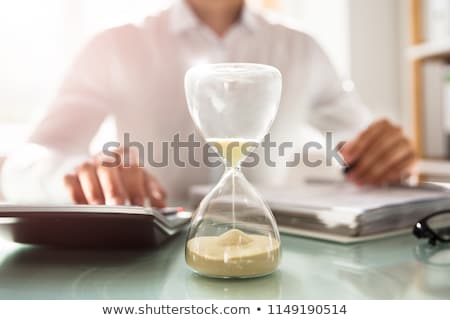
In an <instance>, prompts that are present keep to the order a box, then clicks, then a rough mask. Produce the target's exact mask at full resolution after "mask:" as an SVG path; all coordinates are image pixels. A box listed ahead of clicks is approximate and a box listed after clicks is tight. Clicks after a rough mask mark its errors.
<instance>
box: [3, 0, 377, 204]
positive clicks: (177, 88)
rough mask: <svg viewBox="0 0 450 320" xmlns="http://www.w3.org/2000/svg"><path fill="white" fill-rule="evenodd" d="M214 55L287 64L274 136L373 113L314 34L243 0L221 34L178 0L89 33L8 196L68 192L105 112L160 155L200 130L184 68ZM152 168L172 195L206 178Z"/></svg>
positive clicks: (364, 120)
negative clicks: (166, 145) (165, 145)
mask: <svg viewBox="0 0 450 320" xmlns="http://www.w3.org/2000/svg"><path fill="white" fill-rule="evenodd" d="M216 62H253V63H263V64H269V65H273V66H275V67H277V68H278V69H279V70H280V71H281V73H282V76H283V92H282V99H281V104H280V109H279V113H278V115H277V118H276V120H275V122H274V125H273V127H272V129H271V135H272V137H273V139H274V140H276V141H294V142H295V141H299V140H301V135H302V133H301V132H302V128H303V127H304V126H305V124H308V125H311V126H313V127H315V128H317V129H318V130H319V131H322V132H325V131H332V132H334V133H335V134H336V135H338V137H337V138H336V139H347V138H351V137H353V136H354V135H355V134H356V133H357V132H358V131H359V130H361V129H363V128H364V127H366V126H367V124H368V121H369V119H370V116H369V113H368V111H367V109H366V108H365V107H364V106H363V105H361V104H360V103H359V102H358V101H357V100H356V99H355V97H354V95H353V94H349V92H346V91H345V90H343V87H342V83H341V81H340V79H339V77H338V75H337V73H336V71H335V69H334V68H333V66H332V64H331V63H330V61H329V59H328V58H327V56H326V55H325V53H324V52H323V51H322V49H321V48H320V47H319V45H318V44H317V43H316V42H315V41H314V39H312V38H311V37H310V36H309V35H307V34H305V33H303V32H301V31H299V30H297V29H295V28H292V27H289V26H287V25H286V24H284V23H283V21H282V20H280V19H279V18H278V17H275V16H267V15H264V14H262V13H259V12H256V11H253V9H250V8H248V7H247V6H245V7H244V9H243V11H242V14H241V18H240V20H239V21H238V22H236V23H235V24H234V25H233V26H232V27H231V28H230V30H229V31H228V32H227V33H226V34H225V36H224V37H222V38H219V37H218V36H217V35H216V34H215V33H214V32H213V31H211V30H210V29H209V28H208V27H206V26H205V25H204V24H202V23H201V21H199V19H198V18H197V17H196V16H195V14H194V13H193V12H192V11H191V9H190V7H189V6H188V4H187V3H185V1H181V0H180V1H178V2H176V3H175V4H173V5H172V6H171V7H170V8H168V9H166V10H164V11H161V12H160V13H158V14H156V15H153V16H150V17H148V18H146V19H145V20H144V21H143V22H142V24H140V25H126V26H121V27H117V28H113V29H109V30H106V31H104V32H102V33H100V34H98V35H97V36H95V37H94V38H93V39H92V40H91V41H90V42H89V44H88V45H87V46H86V47H85V48H84V50H82V52H81V54H80V55H79V56H78V58H77V59H76V61H75V62H74V64H73V65H72V67H71V68H70V70H69V71H68V73H67V76H66V78H65V80H64V82H63V85H62V87H61V89H60V91H59V94H58V96H57V98H56V100H55V101H54V103H53V104H52V105H51V106H50V107H49V110H48V112H47V113H46V116H45V117H44V118H43V120H42V121H41V122H40V123H39V125H38V126H37V127H36V129H35V131H34V133H33V134H32V135H31V137H30V139H29V143H28V144H27V145H26V146H24V147H23V148H22V149H21V150H19V151H18V152H16V153H15V154H12V155H11V156H10V157H9V158H8V160H7V161H6V163H5V165H4V169H3V172H2V173H3V175H2V189H3V193H4V196H5V197H6V199H7V200H9V201H12V202H43V201H44V202H66V201H68V198H67V196H66V195H65V193H64V192H65V191H64V188H63V182H62V181H63V178H62V177H63V175H64V173H66V172H70V171H71V170H73V168H74V167H75V166H76V165H77V164H78V163H79V162H80V161H82V160H83V159H84V158H86V157H87V155H88V147H89V143H90V141H91V140H92V138H93V136H94V135H95V133H96V132H97V130H98V128H99V126H100V125H101V123H102V122H103V121H104V119H105V118H106V117H107V116H112V117H114V119H115V122H116V126H117V137H118V141H123V137H124V134H125V133H129V134H130V136H131V139H132V140H134V141H139V142H142V143H144V144H147V143H148V142H152V143H153V144H154V146H156V147H155V148H154V149H155V150H154V151H155V153H156V155H155V158H156V159H158V156H161V154H160V151H161V149H162V148H161V147H160V146H161V143H162V142H163V141H169V142H170V141H172V139H173V136H174V135H175V134H177V133H178V134H180V136H181V137H182V138H187V137H188V136H189V134H191V133H193V132H195V128H194V124H193V121H192V119H191V117H190V115H189V112H188V109H187V106H186V102H185V96H184V74H185V72H186V71H187V69H188V68H189V67H191V66H192V65H195V64H199V63H216ZM197 136H198V133H197ZM158 146H159V147H158ZM158 150H159V151H158ZM99 151H100V150H99ZM148 169H149V170H150V171H151V172H152V174H154V175H155V176H156V177H157V178H158V179H159V180H160V182H161V184H162V185H163V186H164V187H165V188H166V190H167V191H168V194H169V198H170V199H172V201H176V200H177V199H182V198H186V196H187V191H188V188H189V186H190V185H193V184H198V183H206V182H208V181H209V180H210V177H209V173H208V169H207V168H205V167H204V166H202V167H200V168H193V167H189V166H188V167H186V168H180V167H176V166H175V165H173V163H171V164H170V165H169V166H168V167H165V168H151V167H149V168H148ZM282 171H283V167H282V166H281V167H278V168H276V169H274V168H263V170H259V171H258V174H256V176H258V177H260V178H261V179H262V181H264V180H266V181H271V183H273V181H274V179H278V180H280V179H281V180H282V179H283V177H284V176H285V175H284V176H283V173H282Z"/></svg>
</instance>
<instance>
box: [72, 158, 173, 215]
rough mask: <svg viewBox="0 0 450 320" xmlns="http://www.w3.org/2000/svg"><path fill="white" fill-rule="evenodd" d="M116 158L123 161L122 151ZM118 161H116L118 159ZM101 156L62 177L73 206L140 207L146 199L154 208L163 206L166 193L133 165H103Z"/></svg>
mask: <svg viewBox="0 0 450 320" xmlns="http://www.w3.org/2000/svg"><path fill="white" fill-rule="evenodd" d="M117 155H118V156H119V157H120V158H121V159H122V160H123V155H124V152H123V150H118V151H117ZM120 158H118V159H120ZM105 164H107V162H105V159H104V158H103V157H102V156H96V157H93V159H91V160H90V161H86V162H84V163H82V164H81V165H80V166H78V167H77V168H76V170H75V173H73V174H67V175H65V177H64V183H65V186H66V188H67V190H68V192H69V194H70V197H71V199H72V201H73V202H74V203H76V204H105V203H106V204H110V205H125V204H126V203H127V202H129V203H130V204H132V205H137V206H143V205H144V204H145V200H146V199H149V200H150V203H151V205H152V206H154V207H159V208H162V207H164V206H165V200H166V192H165V191H164V190H163V188H162V187H161V185H160V184H159V183H158V181H157V180H156V178H154V177H153V176H151V175H150V174H149V173H147V172H146V171H145V170H144V169H143V168H140V167H139V166H138V165H137V163H136V161H130V165H129V166H124V165H123V161H121V164H120V166H109V165H105Z"/></svg>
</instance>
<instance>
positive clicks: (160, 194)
mask: <svg viewBox="0 0 450 320" xmlns="http://www.w3.org/2000/svg"><path fill="white" fill-rule="evenodd" d="M145 185H146V188H147V195H148V197H149V199H150V203H151V205H152V207H157V208H164V207H165V206H166V197H167V195H166V192H165V191H164V189H163V187H162V186H161V185H160V184H159V182H158V181H157V180H156V178H154V177H153V176H151V175H149V174H147V175H146V183H145Z"/></svg>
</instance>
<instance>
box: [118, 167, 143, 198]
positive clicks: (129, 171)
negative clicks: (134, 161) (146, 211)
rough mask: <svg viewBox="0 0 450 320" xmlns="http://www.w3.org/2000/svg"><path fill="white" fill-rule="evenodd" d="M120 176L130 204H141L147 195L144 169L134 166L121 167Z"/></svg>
mask: <svg viewBox="0 0 450 320" xmlns="http://www.w3.org/2000/svg"><path fill="white" fill-rule="evenodd" d="M121 176H122V181H123V184H124V186H125V190H126V192H127V194H128V199H129V200H130V202H131V204H133V205H136V206H143V205H144V203H145V198H146V196H147V192H146V187H145V176H144V170H143V169H141V168H139V167H136V166H133V167H123V168H121Z"/></svg>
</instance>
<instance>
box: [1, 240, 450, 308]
mask: <svg viewBox="0 0 450 320" xmlns="http://www.w3.org/2000/svg"><path fill="white" fill-rule="evenodd" d="M185 236H186V235H185V234H181V235H178V236H177V237H176V238H174V239H172V241H170V242H168V243H166V244H165V245H164V246H162V247H161V248H159V249H156V250H148V251H81V250H59V249H48V248H38V247H29V246H22V245H16V244H12V243H5V242H0V299H450V247H441V248H440V249H439V250H431V251H429V247H428V246H427V245H425V244H423V243H419V242H418V241H417V240H416V239H414V238H413V237H412V236H410V235H405V236H400V237H394V238H389V239H384V240H377V241H372V242H367V243H361V244H352V245H338V244H334V243H329V242H323V241H316V240H311V239H306V238H300V237H291V236H282V245H283V259H282V264H281V267H280V269H279V271H278V272H276V273H274V274H272V275H270V276H267V277H264V278H258V279H249V280H218V279H208V278H202V277H200V276H197V275H196V274H194V273H192V272H191V271H190V270H189V269H188V268H187V267H186V264H185V263H184V240H185Z"/></svg>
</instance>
